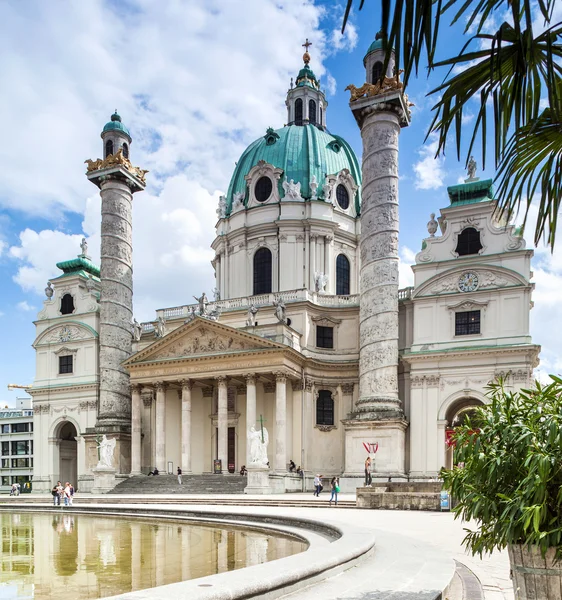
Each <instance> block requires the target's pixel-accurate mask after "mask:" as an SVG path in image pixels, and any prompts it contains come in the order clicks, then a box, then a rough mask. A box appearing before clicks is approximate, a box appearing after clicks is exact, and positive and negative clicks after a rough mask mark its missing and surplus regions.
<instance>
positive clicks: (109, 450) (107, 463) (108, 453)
mask: <svg viewBox="0 0 562 600" xmlns="http://www.w3.org/2000/svg"><path fill="white" fill-rule="evenodd" d="M116 443H117V441H116V440H115V438H111V439H110V440H108V439H107V436H106V435H105V434H104V436H103V438H102V440H101V442H100V443H99V444H98V452H99V461H98V469H99V468H100V467H106V468H109V469H111V468H113V451H114V450H115V445H116Z"/></svg>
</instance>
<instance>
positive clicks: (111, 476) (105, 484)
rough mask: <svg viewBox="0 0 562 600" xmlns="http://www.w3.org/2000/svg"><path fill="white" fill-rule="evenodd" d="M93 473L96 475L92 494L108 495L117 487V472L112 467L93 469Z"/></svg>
mask: <svg viewBox="0 0 562 600" xmlns="http://www.w3.org/2000/svg"><path fill="white" fill-rule="evenodd" d="M92 473H93V474H94V485H93V487H92V494H107V492H110V491H111V490H112V489H113V488H114V487H115V486H116V485H117V482H116V480H115V473H116V470H115V469H113V468H112V467H102V466H100V467H95V468H94V469H92Z"/></svg>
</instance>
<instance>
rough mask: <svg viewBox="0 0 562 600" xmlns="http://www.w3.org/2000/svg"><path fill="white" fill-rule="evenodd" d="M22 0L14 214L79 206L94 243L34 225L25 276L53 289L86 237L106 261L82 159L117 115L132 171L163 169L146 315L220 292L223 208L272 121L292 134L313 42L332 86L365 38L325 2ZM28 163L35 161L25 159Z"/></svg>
mask: <svg viewBox="0 0 562 600" xmlns="http://www.w3.org/2000/svg"><path fill="white" fill-rule="evenodd" d="M21 6H22V5H20V4H19V3H18V4H6V3H4V4H0V52H1V53H2V56H3V68H2V70H0V89H5V90H9V92H10V93H6V94H2V95H0V111H2V113H3V114H12V115H16V114H19V115H25V119H12V120H7V121H6V122H5V123H4V130H3V133H4V136H5V137H6V139H10V140H11V142H10V144H9V147H8V146H6V145H4V146H0V161H1V162H2V166H3V168H2V169H1V170H0V190H1V191H0V206H4V207H7V208H11V209H16V210H21V211H24V212H28V213H30V214H33V215H36V216H45V217H48V218H50V219H52V221H53V222H54V223H56V222H57V219H60V220H62V221H64V219H66V214H67V213H68V211H74V212H76V213H78V214H81V215H84V218H83V222H82V229H83V232H84V233H83V234H82V233H81V232H76V233H73V234H71V233H67V232H62V231H57V230H56V227H54V226H53V227H51V228H45V229H43V230H41V231H34V230H33V229H30V228H28V229H25V230H24V231H22V232H21V234H20V236H19V242H18V243H17V244H14V245H12V247H11V248H10V249H9V256H10V257H11V258H12V259H13V260H15V261H16V263H17V273H16V275H15V277H14V279H15V281H16V282H17V283H18V284H19V285H20V286H21V287H22V288H23V289H24V290H26V291H33V292H35V293H37V294H39V295H43V290H44V288H45V285H46V282H47V279H49V278H50V277H53V276H56V275H58V274H59V272H58V270H57V269H56V267H55V263H56V262H58V261H62V260H68V259H70V258H73V257H74V256H76V255H77V254H78V253H79V252H80V250H79V244H80V240H81V237H82V235H85V236H86V237H87V238H88V243H89V251H90V254H91V255H92V259H93V260H94V261H95V262H98V261H99V244H100V200H99V196H98V194H97V191H95V190H94V188H93V186H92V184H91V183H89V182H88V181H87V180H86V178H85V176H84V170H85V169H84V164H83V161H84V160H85V159H86V158H95V157H98V156H100V155H101V151H102V148H101V140H100V138H99V133H100V130H101V128H102V127H103V125H104V124H105V122H106V121H107V120H108V118H109V115H110V113H111V112H113V110H114V109H115V108H118V109H119V112H120V114H121V116H122V118H123V122H124V123H125V124H126V125H127V126H128V127H129V128H130V129H131V132H132V135H133V145H132V148H131V158H132V161H133V163H134V164H137V165H139V166H141V167H143V168H146V169H149V170H150V173H149V175H148V178H147V180H148V188H147V191H146V192H144V193H140V194H136V195H135V199H134V202H133V227H134V233H133V235H134V259H133V260H134V281H135V295H134V303H135V313H136V316H137V318H139V319H143V320H144V319H152V318H154V309H156V308H160V307H162V306H173V305H175V304H182V303H185V302H189V300H190V297H191V295H192V294H194V293H197V294H200V292H201V291H202V290H206V291H207V293H209V291H210V289H211V288H212V287H214V279H213V270H212V267H211V265H210V260H211V259H212V257H213V251H212V250H211V249H210V244H211V241H212V239H213V237H214V225H215V222H216V213H215V209H216V206H217V204H218V196H219V193H224V192H225V191H226V189H227V187H228V183H229V180H230V176H231V174H232V170H233V168H234V163H235V161H236V160H237V159H238V158H239V156H240V154H241V153H242V151H243V150H244V149H245V148H246V147H247V145H248V144H249V143H250V142H252V141H253V140H254V139H256V138H257V137H259V136H261V135H263V134H264V133H265V130H266V128H267V127H268V126H269V125H273V126H276V127H280V126H281V125H282V124H283V122H284V117H285V107H284V97H285V92H286V90H287V88H288V84H289V80H290V77H291V76H293V77H294V76H295V75H296V73H297V72H298V70H299V69H300V68H301V66H302V62H301V56H302V52H303V48H302V46H301V45H302V42H303V40H304V39H305V38H306V37H307V36H308V38H309V39H310V41H311V42H312V43H313V46H312V48H311V55H312V63H311V66H312V68H313V69H314V72H315V73H316V75H317V76H318V77H320V76H326V71H325V68H324V66H323V64H322V58H323V57H325V56H327V55H329V54H330V55H331V54H333V53H335V52H338V51H340V50H349V49H351V48H352V47H353V46H354V45H355V44H356V42H357V32H356V30H355V28H354V27H353V26H351V27H348V31H347V33H346V36H345V37H344V38H343V41H338V42H337V43H334V39H333V32H332V25H333V18H334V17H333V15H327V11H325V10H324V9H323V8H322V7H317V6H315V5H314V3H313V1H312V0H304V1H302V2H294V1H293V0H239V1H237V2H234V1H232V2H222V1H220V0H193V1H190V2H176V3H169V4H168V3H165V4H163V5H161V6H160V5H157V4H154V3H152V2H149V1H148V0H131V2H129V3H127V4H126V5H125V4H122V5H116V4H109V3H106V2H103V1H102V0H92V2H91V3H88V6H87V7H86V6H85V5H82V4H80V3H73V4H71V5H69V6H66V7H64V8H62V7H60V8H57V6H50V7H47V6H44V5H43V4H41V3H37V5H36V7H35V8H34V11H33V12H31V11H27V10H24V9H23V8H21ZM112 7H113V8H112ZM116 7H117V8H116ZM322 19H329V23H330V25H329V27H328V32H327V33H325V32H324V31H323V30H322V29H321V28H320V25H321V20H322ZM258 24H260V25H259V26H258ZM265 24H275V26H266V25H265ZM22 31H25V32H26V39H27V40H28V41H27V43H26V44H25V45H23V46H22V45H21V44H20V41H21V35H22ZM15 47H17V48H18V51H17V53H16V52H14V50H13V48H15ZM68 48H73V51H72V52H68ZM327 81H328V87H330V88H332V89H333V90H334V91H335V81H334V79H333V77H331V76H330V75H328V76H327ZM29 155H33V156H34V157H36V159H35V160H31V161H22V160H21V156H29ZM219 190H220V192H219ZM98 264H99V263H98Z"/></svg>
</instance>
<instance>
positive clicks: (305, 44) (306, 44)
mask: <svg viewBox="0 0 562 600" xmlns="http://www.w3.org/2000/svg"><path fill="white" fill-rule="evenodd" d="M309 46H312V42H309V41H308V38H306V42H305V43H304V44H303V47H304V48H305V49H306V52H308V47H309Z"/></svg>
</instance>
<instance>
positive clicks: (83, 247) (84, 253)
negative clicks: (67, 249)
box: [80, 237, 88, 256]
mask: <svg viewBox="0 0 562 600" xmlns="http://www.w3.org/2000/svg"><path fill="white" fill-rule="evenodd" d="M80 249H81V250H82V254H81V255H80V256H88V242H87V241H86V238H85V237H83V238H82V242H81V243H80Z"/></svg>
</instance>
